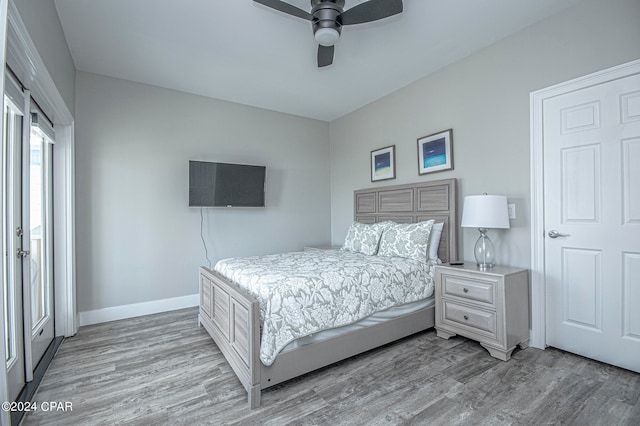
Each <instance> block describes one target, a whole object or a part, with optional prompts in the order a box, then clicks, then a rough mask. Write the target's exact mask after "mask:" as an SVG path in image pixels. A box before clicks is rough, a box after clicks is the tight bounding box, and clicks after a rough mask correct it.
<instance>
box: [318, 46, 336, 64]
mask: <svg viewBox="0 0 640 426" xmlns="http://www.w3.org/2000/svg"><path fill="white" fill-rule="evenodd" d="M333 48H334V46H323V45H319V46H318V68H322V67H326V66H328V65H331V64H332V63H333Z"/></svg>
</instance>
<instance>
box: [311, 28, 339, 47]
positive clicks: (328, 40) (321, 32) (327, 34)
mask: <svg viewBox="0 0 640 426" xmlns="http://www.w3.org/2000/svg"><path fill="white" fill-rule="evenodd" d="M314 36H315V38H316V41H317V42H318V44H320V45H322V46H333V45H334V44H336V42H337V41H338V39H339V38H340V33H339V32H338V30H335V29H333V28H318V29H317V30H316V32H315V34H314Z"/></svg>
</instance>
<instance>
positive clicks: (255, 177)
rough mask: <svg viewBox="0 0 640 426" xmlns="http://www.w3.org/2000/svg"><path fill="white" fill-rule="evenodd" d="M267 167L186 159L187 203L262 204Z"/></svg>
mask: <svg viewBox="0 0 640 426" xmlns="http://www.w3.org/2000/svg"><path fill="white" fill-rule="evenodd" d="M265 175H266V167H264V166H250V165H246V164H227V163H211V162H204V161H189V206H190V207H264V198H265V197H264V193H265V185H264V182H265Z"/></svg>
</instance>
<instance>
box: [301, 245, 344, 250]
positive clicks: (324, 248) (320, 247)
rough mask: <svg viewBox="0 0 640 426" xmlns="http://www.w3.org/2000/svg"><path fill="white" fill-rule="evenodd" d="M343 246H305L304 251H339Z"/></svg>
mask: <svg viewBox="0 0 640 426" xmlns="http://www.w3.org/2000/svg"><path fill="white" fill-rule="evenodd" d="M340 247H341V246H305V248H304V251H319V250H338V249H339V248H340Z"/></svg>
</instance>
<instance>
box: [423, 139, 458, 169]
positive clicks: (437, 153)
mask: <svg viewBox="0 0 640 426" xmlns="http://www.w3.org/2000/svg"><path fill="white" fill-rule="evenodd" d="M451 169H453V130H452V129H449V130H445V131H443V132H439V133H434V134H433V135H429V136H424V137H421V138H420V139H418V174H419V175H424V174H427V173H433V172H439V171H442V170H451Z"/></svg>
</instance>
